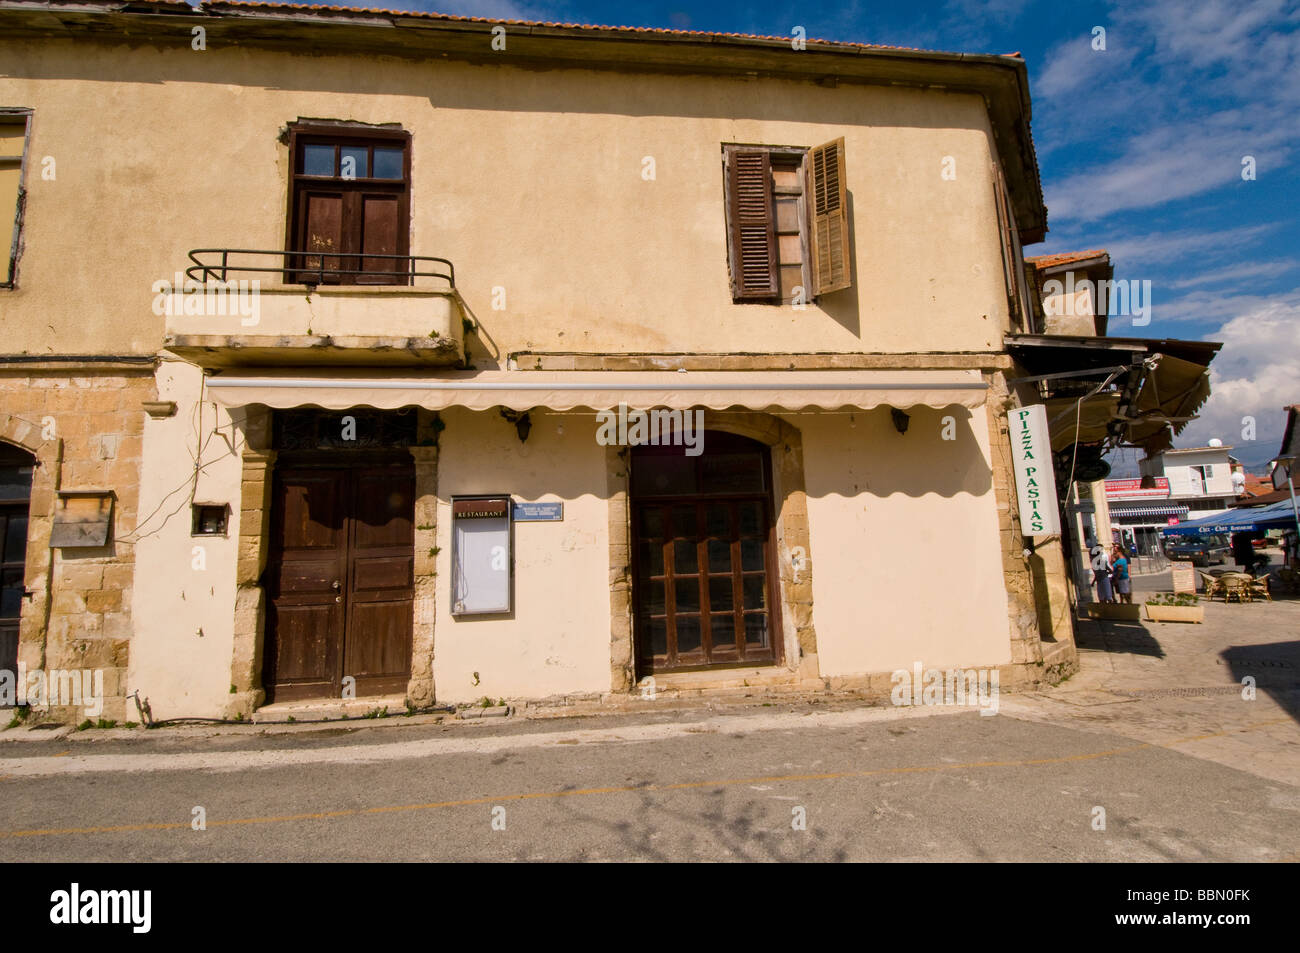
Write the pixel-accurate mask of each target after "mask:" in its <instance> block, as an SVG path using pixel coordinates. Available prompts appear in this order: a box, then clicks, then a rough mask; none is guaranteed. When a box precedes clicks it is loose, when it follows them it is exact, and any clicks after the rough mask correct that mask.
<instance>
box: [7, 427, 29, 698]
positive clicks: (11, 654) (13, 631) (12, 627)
mask: <svg viewBox="0 0 1300 953" xmlns="http://www.w3.org/2000/svg"><path fill="white" fill-rule="evenodd" d="M35 463H36V459H35V458H34V457H33V456H32V455H31V454H29V453H27V452H26V451H24V450H20V449H18V448H17V447H13V446H10V445H9V444H0V670H3V671H7V672H13V673H14V675H15V677H16V676H17V672H18V623H19V620H20V619H21V617H22V613H23V596H24V594H25V593H26V588H25V585H26V583H25V579H26V575H27V504H28V501H29V500H30V498H31V492H32V467H33V465H34V464H35Z"/></svg>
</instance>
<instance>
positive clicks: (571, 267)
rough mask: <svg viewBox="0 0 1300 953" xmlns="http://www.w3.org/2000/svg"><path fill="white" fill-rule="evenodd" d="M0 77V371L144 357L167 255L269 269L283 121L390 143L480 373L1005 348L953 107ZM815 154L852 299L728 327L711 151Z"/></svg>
mask: <svg viewBox="0 0 1300 953" xmlns="http://www.w3.org/2000/svg"><path fill="white" fill-rule="evenodd" d="M0 64H2V65H0V103H2V104H6V105H22V106H31V107H34V109H35V116H34V120H33V124H32V140H31V157H32V160H33V161H32V162H31V163H29V174H28V181H27V187H28V190H29V198H28V206H27V221H26V230H25V252H24V254H23V257H22V260H21V263H20V270H19V286H18V288H17V290H15V291H12V292H3V293H0V294H2V295H3V296H2V297H0V327H3V329H4V334H5V338H6V345H5V349H6V350H9V351H14V352H18V351H33V352H35V351H38V350H40V351H45V350H46V349H47V347H50V348H53V349H54V350H55V351H59V352H77V351H86V350H91V351H95V352H105V353H108V352H115V353H122V352H146V353H148V352H152V351H154V350H156V349H157V348H158V347H159V346H160V345H161V339H162V319H161V318H160V317H158V316H156V315H154V314H153V313H152V311H151V303H152V300H153V295H152V292H151V287H152V285H153V283H154V282H155V281H158V280H160V279H170V278H171V277H172V276H173V274H174V273H175V272H176V271H177V270H178V269H179V268H182V267H183V266H184V265H185V264H186V255H187V253H188V251H189V250H190V249H193V248H199V247H234V248H265V249H276V248H282V247H283V243H284V234H285V206H286V189H287V184H286V183H287V148H286V146H284V145H282V144H281V143H280V142H279V140H278V137H279V135H280V132H281V130H282V129H283V128H284V126H285V124H286V123H288V122H291V121H293V120H296V119H298V118H299V117H316V118H335V119H347V120H356V121H361V122H369V123H400V124H401V125H402V126H403V127H405V128H406V129H408V130H410V131H411V132H412V134H413V147H412V148H413V155H412V176H413V214H412V218H413V221H412V227H411V231H412V240H411V251H412V253H413V254H425V255H437V256H443V257H447V258H450V259H451V260H452V261H454V263H455V265H456V270H457V281H458V284H459V287H460V288H461V290H462V292H463V294H464V297H465V300H466V302H467V304H468V306H469V307H470V309H471V310H472V311H473V312H474V314H475V315H476V316H477V317H478V319H479V320H480V321H481V322H482V323H483V325H484V328H485V331H486V332H487V334H486V337H487V338H490V342H491V343H489V344H487V345H486V349H487V351H488V352H490V355H485V354H484V352H483V346H482V345H479V351H478V353H477V355H476V356H477V357H478V359H479V360H480V361H485V360H487V359H488V357H489V356H491V357H496V358H498V359H503V355H504V354H505V353H508V352H510V351H513V350H520V349H538V350H548V349H549V350H581V351H601V350H634V351H637V350H639V351H654V350H669V351H735V350H745V351H764V350H774V351H786V350H789V349H790V348H791V345H792V342H797V346H798V349H799V350H803V351H863V350H866V351H928V350H939V351H978V350H989V349H993V350H996V349H998V348H999V346H1000V333H1001V330H1002V328H1003V327H1004V325H1005V324H1006V320H1007V316H1006V295H1005V292H1004V289H1003V288H1002V265H1001V259H1000V250H999V240H998V231H997V224H996V222H997V219H996V215H995V212H994V207H993V188H992V184H991V173H990V163H991V162H992V158H991V157H992V155H993V151H992V149H991V148H990V142H991V131H990V127H989V122H988V117H987V112H986V110H985V107H984V104H983V102H982V100H981V99H980V98H979V97H978V96H974V95H969V94H961V93H954V92H946V91H940V90H925V91H922V90H915V89H909V88H904V87H888V86H856V85H850V84H841V85H840V86H839V87H837V88H827V87H823V86H818V85H816V84H813V83H811V82H809V83H800V82H792V81H788V80H776V79H764V80H761V81H759V80H745V79H734V78H719V77H706V76H663V75H618V74H613V73H608V72H605V73H596V72H588V71H582V70H573V69H563V70H558V69H557V70H551V71H545V72H539V71H529V70H522V69H518V68H515V67H512V66H509V65H501V66H491V65H475V66H469V65H464V64H459V63H455V62H452V61H426V62H412V61H408V60H399V59H391V60H385V59H382V58H381V59H375V58H373V57H368V58H366V59H365V60H364V61H363V60H361V59H359V58H347V57H339V56H327V55H313V54H307V53H303V54H295V53H289V52H278V53H269V52H264V51H257V50H252V49H247V48H243V49H220V48H210V49H208V50H206V51H202V52H197V51H193V50H191V49H189V48H187V47H186V48H180V49H174V48H173V49H167V48H161V47H158V46H152V45H147V44H142V45H136V46H131V47H127V46H104V45H96V44H94V43H92V42H91V41H89V40H86V41H79V42H77V43H75V44H71V43H66V42H62V41H50V42H43V43H39V44H31V43H14V42H7V43H6V42H4V41H0ZM839 136H844V137H845V140H846V165H847V169H848V188H849V193H850V199H851V206H852V222H853V228H854V250H855V257H854V282H855V283H854V287H853V289H852V290H849V291H844V292H839V293H836V294H834V295H830V296H827V297H826V298H825V299H823V300H822V301H821V302H820V303H818V304H815V305H813V306H811V307H809V308H808V310H806V311H802V312H800V311H793V310H791V309H790V308H781V307H774V306H768V305H735V304H733V303H732V301H731V297H730V291H729V284H728V272H727V265H726V236H725V229H724V211H723V183H722V170H721V152H720V148H721V144H722V143H724V142H742V143H764V144H773V145H797V146H814V145H818V144H820V143H823V142H826V141H829V140H831V139H834V138H836V137H839ZM46 156H49V157H51V158H52V159H53V160H54V161H55V170H56V178H55V179H54V180H52V181H47V180H45V179H43V178H42V177H41V175H40V170H41V168H42V161H41V160H42V159H43V158H44V157H46ZM647 157H651V158H653V160H654V168H655V177H654V179H653V180H650V181H647V180H646V179H645V178H643V169H645V168H646V164H645V161H644V160H645V159H646V158H647ZM946 157H951V158H952V159H953V160H955V165H954V166H953V167H954V168H955V170H956V177H955V179H952V180H947V179H945V178H943V177H942V175H941V173H942V172H943V171H944V169H945V159H946ZM497 288H500V289H503V290H504V302H505V307H504V309H503V310H493V302H494V289H497ZM495 300H496V301H497V302H498V303H500V301H501V297H500V296H497V297H496V299H495ZM356 313H357V320H358V322H359V323H360V324H367V325H369V324H371V323H372V322H373V320H374V317H373V315H374V309H369V308H361V307H358V308H357V310H356ZM51 328H52V329H53V331H51ZM238 331H239V328H238V327H237V322H232V332H233V333H238ZM358 333H361V331H360V330H359V331H358ZM365 333H382V329H376V328H374V327H368V328H367V329H366V331H365Z"/></svg>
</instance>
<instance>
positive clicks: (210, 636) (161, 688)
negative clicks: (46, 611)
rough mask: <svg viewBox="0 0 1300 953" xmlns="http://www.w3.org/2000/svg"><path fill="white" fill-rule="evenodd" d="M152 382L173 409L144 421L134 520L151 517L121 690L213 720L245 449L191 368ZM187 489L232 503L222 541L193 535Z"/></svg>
mask: <svg viewBox="0 0 1300 953" xmlns="http://www.w3.org/2000/svg"><path fill="white" fill-rule="evenodd" d="M157 382H158V399H159V400H161V401H167V400H171V401H175V402H176V405H177V410H176V414H175V416H172V417H164V418H159V419H154V418H146V420H145V430H144V461H143V464H142V467H141V477H140V513H141V516H142V518H143V517H146V516H148V515H149V514H151V513H155V514H156V515H154V517H153V518H152V519H150V520H147V521H144V522H142V523H141V525H140V526H139V529H138V532H139V535H140V537H141V538H140V540H139V542H138V543H137V544H136V575H135V593H134V603H133V610H132V611H133V618H134V632H133V633H132V637H131V660H130V668H129V670H128V675H127V692H128V693H129V692H133V691H136V690H139V692H140V697H141V698H148V699H149V701H150V704H151V705H152V707H153V714H154V717H155V718H179V717H186V716H196V715H201V716H209V717H210V716H215V715H220V714H221V712H222V708H223V706H224V705H225V704H226V700H227V699H228V697H229V691H230V681H231V675H230V658H231V646H232V644H233V642H232V640H233V638H234V593H235V557H236V543H237V540H238V538H239V510H240V507H239V502H240V501H239V489H240V488H239V479H240V459H239V455H238V453H232V452H231V451H232V448H233V449H235V450H242V447H243V440H244V436H243V433H242V431H241V430H240V429H239V428H238V427H237V426H235V425H234V424H233V423H232V421H231V417H230V415H229V414H228V413H227V412H226V411H225V410H224V409H223V408H219V407H217V406H216V405H215V404H213V403H212V402H211V401H207V402H203V403H199V397H200V385H201V380H200V375H199V372H198V370H197V369H196V368H194V367H192V366H191V365H189V364H184V363H181V362H179V361H167V362H164V363H163V365H162V366H161V367H160V368H159V370H158V373H157ZM235 416H236V418H237V419H238V418H242V412H241V411H236V412H235ZM200 439H201V440H202V441H203V444H204V446H203V451H202V456H201V457H199V462H200V463H201V464H202V468H201V469H199V472H198V476H197V480H195V470H196V466H195V463H194V457H195V456H197V455H198V453H199V447H198V441H199V440H200ZM191 486H192V487H193V488H194V489H193V499H194V500H195V501H196V502H199V503H229V504H230V505H231V514H230V519H229V525H228V527H227V529H228V532H227V535H226V536H225V537H224V538H223V537H216V536H202V537H192V536H191V535H190V532H191V527H192V523H191V512H190V500H191ZM196 547H199V548H200V549H201V551H202V552H201V555H200V553H198V552H196V551H195V549H196ZM200 567H202V568H200Z"/></svg>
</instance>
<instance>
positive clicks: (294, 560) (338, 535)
mask: <svg viewBox="0 0 1300 953" xmlns="http://www.w3.org/2000/svg"><path fill="white" fill-rule="evenodd" d="M414 514H415V469H414V466H413V465H412V464H411V463H410V462H409V457H408V458H407V460H406V462H400V461H393V462H390V463H387V464H385V465H375V464H366V465H364V466H362V465H357V466H347V467H343V466H300V467H299V466H288V467H284V468H280V469H277V471H276V473H275V477H274V483H273V500H272V534H273V535H272V538H271V554H270V560H269V565H268V567H267V577H268V578H267V592H268V595H269V598H270V608H269V611H268V614H267V640H266V652H265V671H264V674H263V684H264V685H265V687H266V691H267V700H268V701H287V700H293V699H299V698H339V697H340V696H341V695H342V692H343V689H344V679H345V678H346V677H348V676H350V677H352V678H354V679H355V680H356V683H355V690H356V695H357V696H358V697H360V696H364V695H383V694H390V693H398V692H403V691H405V690H406V686H407V682H408V681H409V679H410V674H411V635H412V627H413V622H414V619H413V616H412V612H413V601H414V594H415V591H414V577H413V571H414V555H415V551H414V544H415V536H414Z"/></svg>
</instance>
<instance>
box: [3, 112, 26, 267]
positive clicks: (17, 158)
mask: <svg viewBox="0 0 1300 953" xmlns="http://www.w3.org/2000/svg"><path fill="white" fill-rule="evenodd" d="M31 119H32V112H31V110H30V109H0V236H3V242H2V244H3V247H4V248H5V249H6V252H7V254H5V256H4V258H3V259H2V260H0V288H12V287H13V283H14V277H15V272H16V271H17V268H18V252H19V250H20V248H21V239H22V230H23V211H24V205H25V204H26V203H25V201H24V200H25V198H26V192H25V191H24V189H23V175H24V172H25V171H26V160H27V140H28V136H29V132H30V126H31Z"/></svg>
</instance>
